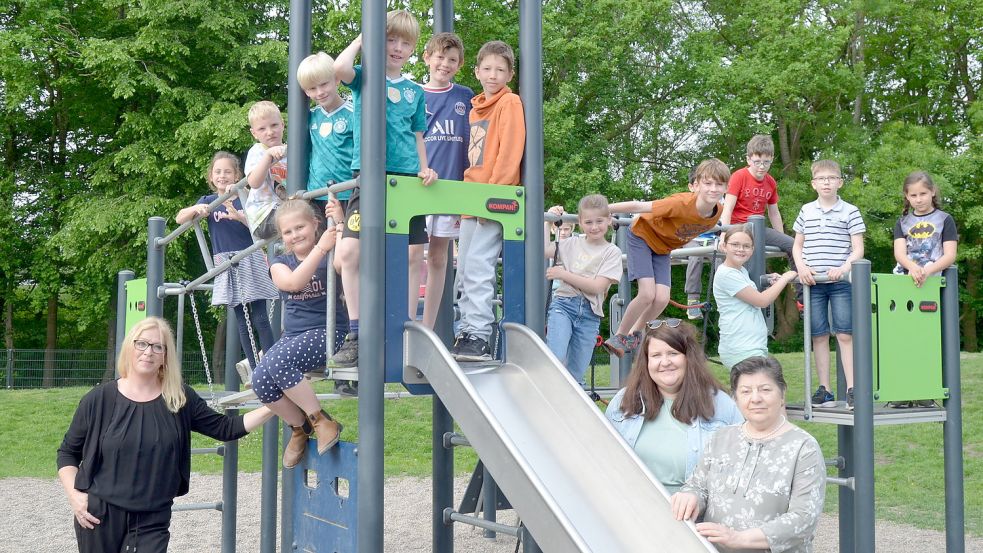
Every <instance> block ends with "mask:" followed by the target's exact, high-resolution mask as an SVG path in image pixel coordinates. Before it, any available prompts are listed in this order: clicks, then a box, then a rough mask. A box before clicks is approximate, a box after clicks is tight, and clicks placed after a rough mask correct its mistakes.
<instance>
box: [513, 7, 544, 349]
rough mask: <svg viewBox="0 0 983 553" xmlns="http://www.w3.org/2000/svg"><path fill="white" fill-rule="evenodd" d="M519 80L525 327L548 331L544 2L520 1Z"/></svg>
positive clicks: (539, 332) (540, 333)
mask: <svg viewBox="0 0 983 553" xmlns="http://www.w3.org/2000/svg"><path fill="white" fill-rule="evenodd" d="M519 51H520V52H522V63H521V64H520V65H519V82H521V83H522V87H521V88H520V89H519V94H520V96H521V97H522V110H523V115H524V116H525V123H526V147H525V152H524V155H523V163H522V184H523V185H524V186H525V189H526V190H525V194H526V229H525V234H526V239H525V243H526V249H525V260H526V274H525V302H526V317H525V318H526V321H525V322H526V326H528V327H529V328H531V329H533V331H534V332H536V333H537V334H539V335H540V336H543V335H544V333H545V332H546V303H545V302H546V273H545V271H546V262H545V260H544V259H543V249H542V243H543V211H545V205H544V201H545V200H544V197H543V194H544V190H545V187H546V184H545V178H544V176H543V4H542V2H541V0H519Z"/></svg>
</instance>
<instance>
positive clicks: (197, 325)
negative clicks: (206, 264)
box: [188, 291, 216, 406]
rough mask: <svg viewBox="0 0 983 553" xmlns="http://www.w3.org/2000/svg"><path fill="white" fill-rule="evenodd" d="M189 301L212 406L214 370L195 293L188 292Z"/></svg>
mask: <svg viewBox="0 0 983 553" xmlns="http://www.w3.org/2000/svg"><path fill="white" fill-rule="evenodd" d="M188 301H189V302H190V303H191V314H192V315H194V318H195V332H196V333H197V334H198V347H200V348H201V362H202V364H203V365H204V366H205V378H206V379H207V380H208V393H209V395H210V396H211V404H212V405H213V406H214V405H215V401H216V400H215V384H214V383H213V382H212V369H211V368H210V367H209V366H208V354H207V353H205V337H204V336H202V335H201V321H200V320H199V319H198V307H197V306H195V293H194V292H191V291H189V292H188Z"/></svg>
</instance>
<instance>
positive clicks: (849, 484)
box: [826, 476, 856, 490]
mask: <svg viewBox="0 0 983 553" xmlns="http://www.w3.org/2000/svg"><path fill="white" fill-rule="evenodd" d="M826 483H827V484H835V485H837V486H843V487H844V488H850V489H851V490H853V489H856V488H854V481H853V477H852V476H851V477H849V478H840V477H838V476H827V477H826Z"/></svg>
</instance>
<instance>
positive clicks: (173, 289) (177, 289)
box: [158, 282, 215, 297]
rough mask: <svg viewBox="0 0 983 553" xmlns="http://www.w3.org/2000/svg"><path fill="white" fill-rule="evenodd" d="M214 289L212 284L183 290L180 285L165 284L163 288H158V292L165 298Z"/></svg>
mask: <svg viewBox="0 0 983 553" xmlns="http://www.w3.org/2000/svg"><path fill="white" fill-rule="evenodd" d="M214 288H215V285H214V284H199V285H197V286H194V287H191V288H185V287H184V286H182V285H180V284H170V283H166V282H165V283H164V286H162V287H161V288H158V290H160V291H161V292H163V293H162V294H161V296H162V297H167V296H183V295H184V294H187V293H189V292H199V291H200V292H211V291H212V290H213V289H214Z"/></svg>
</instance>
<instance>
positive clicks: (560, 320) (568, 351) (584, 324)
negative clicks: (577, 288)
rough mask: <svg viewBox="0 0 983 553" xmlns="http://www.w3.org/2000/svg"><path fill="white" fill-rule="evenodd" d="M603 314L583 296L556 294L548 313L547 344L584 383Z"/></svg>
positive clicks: (576, 378)
mask: <svg viewBox="0 0 983 553" xmlns="http://www.w3.org/2000/svg"><path fill="white" fill-rule="evenodd" d="M600 325H601V318H600V317H598V316H597V315H596V314H595V313H594V312H593V311H591V308H590V302H589V301H587V298H585V297H583V296H577V297H575V298H568V297H561V296H557V297H554V298H553V302H552V303H550V310H549V313H547V315H546V345H547V346H548V347H549V348H550V351H552V352H553V355H555V356H556V358H557V359H559V360H560V362H561V363H563V364H564V365H565V366H566V368H567V370H568V371H570V374H571V375H572V376H573V378H574V380H576V381H577V382H580V383H581V384H583V383H584V375H585V374H586V373H587V366H588V365H590V360H591V356H592V355H593V354H594V344H596V343H597V330H598V328H599V327H600Z"/></svg>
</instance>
